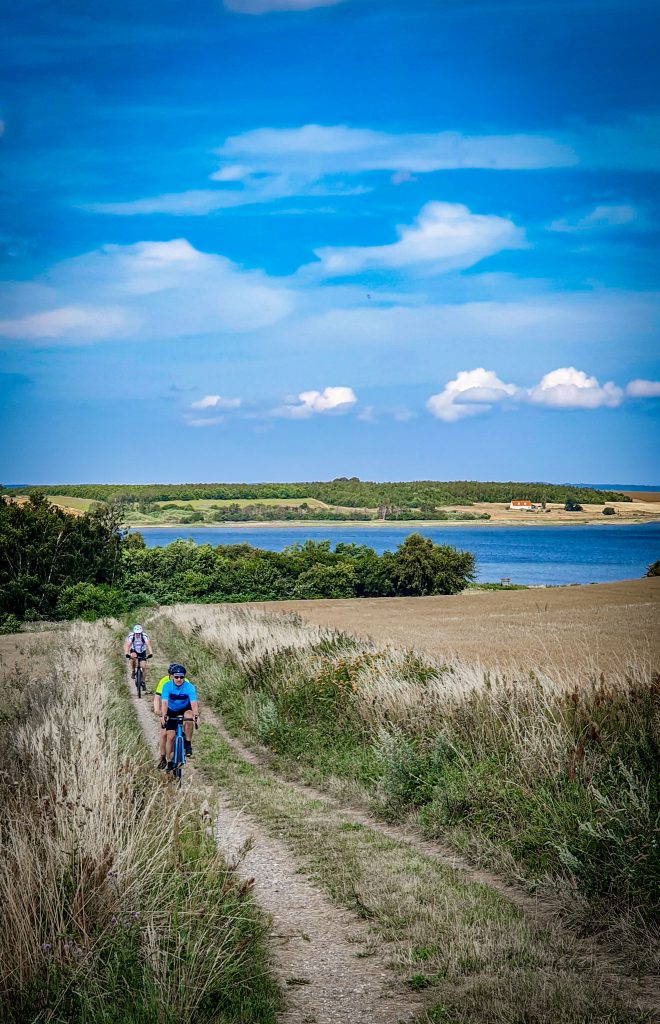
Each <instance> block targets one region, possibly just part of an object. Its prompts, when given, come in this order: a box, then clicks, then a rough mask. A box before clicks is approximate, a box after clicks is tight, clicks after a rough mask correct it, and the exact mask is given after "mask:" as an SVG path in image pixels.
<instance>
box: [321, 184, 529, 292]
mask: <svg viewBox="0 0 660 1024" xmlns="http://www.w3.org/2000/svg"><path fill="white" fill-rule="evenodd" d="M397 232H398V235H399V241H398V242H393V243H392V244H390V245H373V246H347V247H345V248H340V247H326V248H322V249H316V250H315V253H316V255H317V256H318V257H319V259H320V261H321V263H320V266H318V267H317V266H316V265H314V264H310V267H309V269H311V270H316V269H318V271H319V272H320V273H321V274H323V275H324V276H325V277H339V276H343V275H350V274H359V273H361V272H362V271H363V270H370V269H379V268H394V269H402V268H405V267H410V266H415V267H420V266H421V267H424V268H425V269H427V270H431V271H435V272H445V271H449V270H459V269H463V268H465V267H471V266H473V265H474V264H475V263H478V262H479V261H480V260H482V259H484V258H485V257H486V256H491V255H492V254H493V253H496V252H499V251H500V250H502V249H519V248H521V247H523V246H524V244H525V243H524V234H523V232H522V230H521V229H520V228H518V227H516V225H515V224H513V222H512V221H510V220H507V219H506V218H504V217H496V216H493V215H484V214H476V213H472V212H471V211H470V210H469V209H468V208H467V206H463V205H462V204H461V203H441V202H430V203H427V204H426V205H425V206H424V207H422V210H421V211H420V214H419V216H418V217H417V219H416V221H415V223H414V224H413V225H412V227H409V226H399V227H398V228H397Z"/></svg>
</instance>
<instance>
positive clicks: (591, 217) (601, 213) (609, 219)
mask: <svg viewBox="0 0 660 1024" xmlns="http://www.w3.org/2000/svg"><path fill="white" fill-rule="evenodd" d="M639 219H640V218H639V212H638V210H637V209H636V208H635V207H634V206H632V205H631V204H630V203H620V204H618V205H617V204H607V205H602V206H596V207H594V209H593V210H591V211H590V212H589V213H587V214H584V215H582V216H576V217H572V218H571V217H567V218H561V219H560V220H555V221H553V222H552V224H550V231H562V232H573V231H594V230H598V229H604V228H615V227H621V226H623V225H627V224H633V223H635V222H639Z"/></svg>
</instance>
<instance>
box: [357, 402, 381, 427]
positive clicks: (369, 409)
mask: <svg viewBox="0 0 660 1024" xmlns="http://www.w3.org/2000/svg"><path fill="white" fill-rule="evenodd" d="M358 419H359V420H360V422H362V423H376V422H377V420H376V415H375V413H374V407H373V405H367V406H365V408H364V409H363V410H362V412H361V413H359V414H358Z"/></svg>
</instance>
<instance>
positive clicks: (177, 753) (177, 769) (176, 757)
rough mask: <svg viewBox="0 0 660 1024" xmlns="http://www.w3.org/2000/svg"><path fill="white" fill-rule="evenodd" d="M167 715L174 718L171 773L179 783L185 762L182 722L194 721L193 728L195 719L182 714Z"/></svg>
mask: <svg viewBox="0 0 660 1024" xmlns="http://www.w3.org/2000/svg"><path fill="white" fill-rule="evenodd" d="M168 717H172V718H174V719H176V732H175V733H174V749H173V750H172V762H173V764H174V770H173V772H172V774H173V775H174V778H175V779H176V781H177V782H178V784H179V785H181V777H182V774H183V771H182V770H183V766H184V764H185V763H186V748H185V745H184V742H183V740H184V736H183V723H184V721H186V722H193V721H194V723H195V728H197V719H196V718H194V719H192V718H185V717H184V715H172V716H168Z"/></svg>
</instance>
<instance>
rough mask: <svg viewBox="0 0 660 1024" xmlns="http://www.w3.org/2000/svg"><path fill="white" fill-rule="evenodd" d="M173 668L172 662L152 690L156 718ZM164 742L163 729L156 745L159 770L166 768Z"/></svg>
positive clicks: (165, 736)
mask: <svg viewBox="0 0 660 1024" xmlns="http://www.w3.org/2000/svg"><path fill="white" fill-rule="evenodd" d="M175 668H177V664H176V662H172V663H171V664H170V665H168V666H167V675H166V676H163V678H162V679H159V680H158V682H157V684H156V688H155V689H154V714H155V716H156V718H160V708H161V704H162V700H161V694H162V692H163V687H164V686H165V684H166V683H169V682H171V681H172V674H173V672H174V669H175ZM184 681H185V682H187V683H188V682H190V680H189V679H186V680H184ZM166 741H167V731H166V730H165V729H164V728H161V730H160V742H159V744H158V753H159V755H160V760H159V762H158V767H159V768H166V767H167V758H166V757H165V746H166Z"/></svg>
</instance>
